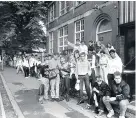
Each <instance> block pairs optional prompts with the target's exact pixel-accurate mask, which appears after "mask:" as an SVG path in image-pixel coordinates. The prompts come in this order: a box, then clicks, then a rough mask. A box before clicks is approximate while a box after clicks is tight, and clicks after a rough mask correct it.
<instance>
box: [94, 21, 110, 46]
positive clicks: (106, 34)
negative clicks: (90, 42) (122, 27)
mask: <svg viewBox="0 0 136 118" xmlns="http://www.w3.org/2000/svg"><path fill="white" fill-rule="evenodd" d="M111 39H112V26H111V21H110V20H108V19H103V20H101V21H100V22H99V23H98V25H97V29H96V41H101V42H102V43H103V44H105V45H106V44H107V43H108V42H110V43H111Z"/></svg>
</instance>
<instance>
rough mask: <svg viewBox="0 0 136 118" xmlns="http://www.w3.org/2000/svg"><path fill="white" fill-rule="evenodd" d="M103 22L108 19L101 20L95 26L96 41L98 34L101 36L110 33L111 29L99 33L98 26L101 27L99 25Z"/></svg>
mask: <svg viewBox="0 0 136 118" xmlns="http://www.w3.org/2000/svg"><path fill="white" fill-rule="evenodd" d="M104 20H108V19H105V18H104V19H102V20H101V21H100V22H99V23H98V25H97V28H96V41H99V39H98V35H99V34H103V33H107V32H112V28H111V29H108V30H104V31H101V32H100V31H99V28H100V25H101V23H102V22H103V21H104Z"/></svg>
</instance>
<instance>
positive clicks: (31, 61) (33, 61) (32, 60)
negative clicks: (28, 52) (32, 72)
mask: <svg viewBox="0 0 136 118" xmlns="http://www.w3.org/2000/svg"><path fill="white" fill-rule="evenodd" d="M34 63H35V59H34V58H32V57H31V58H30V59H29V64H30V67H33V65H34Z"/></svg>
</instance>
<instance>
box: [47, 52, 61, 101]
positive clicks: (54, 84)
mask: <svg viewBox="0 0 136 118" xmlns="http://www.w3.org/2000/svg"><path fill="white" fill-rule="evenodd" d="M48 65H49V69H51V70H53V71H55V73H56V74H57V76H56V78H54V79H51V80H50V85H51V98H52V101H54V100H56V101H60V96H59V84H60V76H59V69H58V67H59V65H60V62H59V60H58V54H57V53H55V54H54V55H53V58H52V59H51V60H50V61H49V63H48Z"/></svg>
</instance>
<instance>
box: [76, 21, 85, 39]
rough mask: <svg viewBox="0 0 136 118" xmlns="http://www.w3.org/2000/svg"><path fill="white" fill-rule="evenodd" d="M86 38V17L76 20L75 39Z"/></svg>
mask: <svg viewBox="0 0 136 118" xmlns="http://www.w3.org/2000/svg"><path fill="white" fill-rule="evenodd" d="M77 39H80V41H81V40H84V19H81V20H78V21H76V22H75V41H76V40H77Z"/></svg>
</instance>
